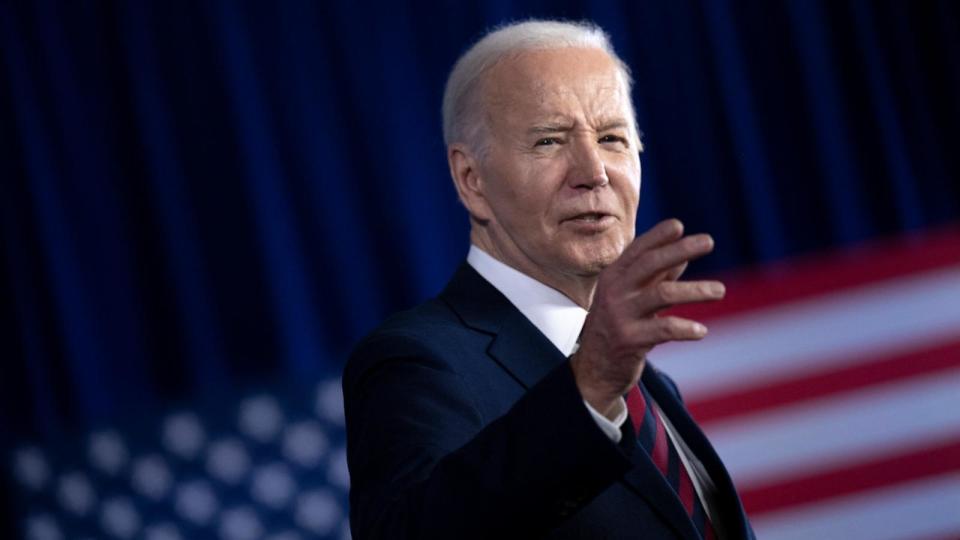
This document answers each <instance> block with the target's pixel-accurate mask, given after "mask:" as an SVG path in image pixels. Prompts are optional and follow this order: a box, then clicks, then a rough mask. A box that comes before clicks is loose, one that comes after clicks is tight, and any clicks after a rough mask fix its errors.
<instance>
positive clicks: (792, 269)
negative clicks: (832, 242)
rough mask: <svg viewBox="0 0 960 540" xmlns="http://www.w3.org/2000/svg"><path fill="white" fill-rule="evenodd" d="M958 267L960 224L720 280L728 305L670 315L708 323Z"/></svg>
mask: <svg viewBox="0 0 960 540" xmlns="http://www.w3.org/2000/svg"><path fill="white" fill-rule="evenodd" d="M954 265H960V225H953V226H950V227H946V228H943V229H939V230H934V231H928V232H924V233H922V234H917V235H912V236H906V237H899V238H896V239H892V240H891V239H887V240H880V241H873V242H868V243H865V244H862V245H860V246H854V247H850V248H846V249H844V250H842V251H838V252H836V253H832V254H828V255H817V256H807V257H797V258H792V259H786V260H782V261H779V262H776V263H772V264H767V265H765V266H763V267H762V268H757V269H752V270H738V271H737V272H736V273H735V274H733V275H727V276H724V275H720V276H717V279H720V280H721V281H724V283H725V284H726V286H727V296H726V298H724V299H723V300H722V301H720V302H711V303H702V304H689V305H684V306H678V307H676V308H673V309H671V310H669V311H668V312H667V313H669V314H672V315H678V316H681V317H687V318H691V319H694V320H698V321H707V320H710V319H716V318H719V317H726V316H729V315H734V314H739V313H743V312H747V311H752V310H756V309H760V308H766V307H770V306H771V305H772V304H780V303H785V302H792V301H797V300H802V299H804V298H808V297H812V296H819V295H822V294H827V293H833V292H837V291H838V290H840V289H847V288H852V287H859V286H863V285H867V284H870V283H875V282H880V281H885V280H888V279H893V278H898V277H904V276H907V275H910V274H916V273H920V272H925V271H929V270H935V269H938V268H945V267H950V266H954Z"/></svg>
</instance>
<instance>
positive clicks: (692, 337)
mask: <svg viewBox="0 0 960 540" xmlns="http://www.w3.org/2000/svg"><path fill="white" fill-rule="evenodd" d="M644 326H645V327H646V328H643V329H642V331H638V332H637V336H638V337H640V336H642V338H641V339H642V340H643V343H642V344H643V345H646V346H655V345H659V344H661V343H666V342H668V341H696V340H699V339H703V337H704V336H706V335H707V327H706V326H704V325H702V324H700V323H698V322H697V321H691V320H690V319H684V318H681V317H658V318H656V319H649V320H647V321H644Z"/></svg>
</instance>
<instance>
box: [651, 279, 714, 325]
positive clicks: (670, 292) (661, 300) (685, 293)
mask: <svg viewBox="0 0 960 540" xmlns="http://www.w3.org/2000/svg"><path fill="white" fill-rule="evenodd" d="M725 294H726V287H724V285H723V283H720V282H719V281H666V280H665V281H660V282H659V283H657V284H655V285H651V286H649V287H645V288H643V289H641V290H640V291H638V292H637V293H636V296H635V298H633V299H632V300H633V301H634V305H635V306H636V308H637V312H638V314H639V315H640V316H641V317H649V316H651V315H653V314H655V313H657V312H658V311H660V310H662V309H665V308H668V307H671V306H676V305H680V304H692V303H695V302H712V301H716V300H720V299H722V298H723V297H724V295H725Z"/></svg>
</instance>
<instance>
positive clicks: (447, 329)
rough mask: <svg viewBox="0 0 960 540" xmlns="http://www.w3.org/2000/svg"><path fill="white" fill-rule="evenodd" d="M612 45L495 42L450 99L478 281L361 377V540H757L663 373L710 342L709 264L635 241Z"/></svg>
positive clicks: (458, 289)
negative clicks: (694, 345) (685, 307)
mask: <svg viewBox="0 0 960 540" xmlns="http://www.w3.org/2000/svg"><path fill="white" fill-rule="evenodd" d="M630 86H631V81H630V76H629V72H628V70H627V68H626V67H625V66H624V65H623V63H622V62H621V61H620V60H619V59H618V58H617V56H616V54H615V53H614V52H613V49H612V47H611V45H610V43H609V40H608V38H607V36H606V35H605V34H604V33H603V31H602V30H600V29H599V28H596V27H594V26H591V25H587V24H571V23H560V22H551V21H529V22H524V23H520V24H514V25H510V26H506V27H503V28H500V29H498V30H496V31H494V32H492V33H490V34H487V35H486V36H485V37H484V38H483V39H481V40H480V41H479V42H478V43H477V44H475V45H474V46H473V47H472V48H471V49H470V50H468V51H467V52H466V53H465V54H464V55H463V56H462V57H461V58H460V60H459V61H458V62H457V64H456V66H455V67H454V69H453V71H452V73H451V75H450V78H449V80H448V83H447V88H446V93H445V95H444V103H443V116H444V136H445V139H446V143H447V157H448V161H449V165H450V172H451V175H452V176H453V181H454V184H455V186H456V189H457V193H458V194H459V196H460V200H461V201H462V202H463V204H464V206H465V207H466V209H467V211H468V213H469V215H470V223H471V232H470V240H471V243H472V246H471V247H470V252H469V255H468V256H467V261H466V263H465V264H463V265H462V266H461V267H460V269H459V270H458V271H457V273H456V275H455V276H454V277H453V278H452V280H451V281H450V283H449V284H448V285H447V287H446V289H445V290H444V291H443V292H442V293H441V294H440V295H439V296H438V297H437V298H435V299H433V300H431V301H429V302H427V303H425V304H423V305H421V306H419V307H417V308H415V309H413V310H410V311H407V312H404V313H401V314H398V315H396V316H394V317H392V318H391V319H389V320H388V321H387V322H385V323H384V324H383V325H382V326H381V327H380V328H378V329H377V330H376V331H374V332H373V333H372V334H371V335H370V336H368V337H367V338H366V339H365V340H364V341H363V342H361V343H360V344H359V345H358V346H357V348H356V350H355V351H354V354H353V355H352V357H351V358H350V361H349V362H348V365H347V368H346V371H345V373H344V383H343V384H344V394H345V401H346V413H347V434H348V459H349V466H350V474H351V478H352V490H351V523H352V530H353V533H354V536H355V537H356V538H445V539H447V538H449V539H454V538H541V537H545V538H650V539H659V538H688V539H696V538H752V537H753V533H752V531H751V529H750V526H749V524H748V522H747V520H746V517H745V515H744V513H743V509H742V507H741V504H740V501H739V498H738V496H737V493H736V491H735V489H734V487H733V484H732V483H731V481H730V478H729V475H728V474H727V472H726V470H725V469H724V467H723V464H722V463H721V462H720V459H719V458H718V457H717V455H716V453H715V452H714V450H713V449H712V448H711V446H710V444H709V442H708V441H707V439H706V438H705V437H704V435H703V433H702V432H701V431H700V430H699V429H698V428H697V426H696V425H695V424H694V422H693V420H692V419H691V418H690V416H689V415H688V414H687V412H686V411H685V409H684V408H683V405H682V404H681V401H680V397H679V394H678V392H677V389H676V387H675V386H674V385H673V383H672V382H671V381H670V380H669V379H667V378H666V377H665V376H664V375H662V374H661V373H659V372H657V371H656V370H655V369H654V368H653V366H652V365H650V363H649V362H647V361H646V354H647V353H648V352H649V351H650V350H651V349H652V348H653V347H654V346H656V345H657V344H660V343H663V342H666V341H675V340H695V339H700V338H702V337H703V336H704V335H705V334H706V331H707V330H706V328H705V327H704V326H703V325H701V324H699V323H697V322H695V321H690V320H685V319H682V318H677V317H670V316H662V317H658V316H657V314H658V312H660V311H661V310H663V309H664V308H667V307H670V306H673V305H676V304H681V303H688V302H702V301H711V300H717V299H719V298H722V297H723V294H724V288H723V285H722V284H720V283H717V282H712V281H689V282H684V281H678V278H679V276H680V274H681V273H682V272H683V269H684V268H685V267H686V264H687V263H688V261H690V260H692V259H695V258H697V257H699V256H701V255H704V254H706V253H708V252H709V251H710V250H711V249H712V248H713V243H712V240H711V238H710V237H709V236H706V235H693V236H684V235H683V230H682V226H681V224H680V223H679V222H678V221H676V220H669V221H665V222H662V223H660V224H659V225H657V226H656V227H654V228H653V229H651V230H650V231H648V232H646V233H645V234H643V235H642V236H639V237H637V238H634V230H635V215H636V211H637V204H638V200H639V192H640V160H639V152H640V150H641V144H640V140H639V137H638V132H637V128H636V123H635V118H634V112H633V106H632V104H631V100H630Z"/></svg>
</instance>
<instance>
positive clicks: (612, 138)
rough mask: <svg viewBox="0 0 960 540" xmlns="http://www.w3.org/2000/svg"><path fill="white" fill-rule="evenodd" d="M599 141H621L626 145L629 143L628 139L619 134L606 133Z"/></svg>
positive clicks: (602, 142)
mask: <svg viewBox="0 0 960 540" xmlns="http://www.w3.org/2000/svg"><path fill="white" fill-rule="evenodd" d="M597 142H599V143H600V144H607V143H621V144H623V145H624V146H626V145H627V139H626V138H625V137H621V136H619V135H604V136H602V137H600V139H599V140H598V141H597Z"/></svg>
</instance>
